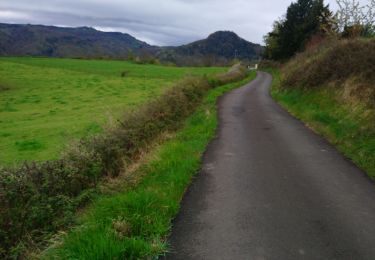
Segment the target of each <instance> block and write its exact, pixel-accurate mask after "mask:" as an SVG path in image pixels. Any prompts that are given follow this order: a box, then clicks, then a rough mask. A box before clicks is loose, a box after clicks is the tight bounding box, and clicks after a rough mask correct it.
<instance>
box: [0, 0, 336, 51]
mask: <svg viewBox="0 0 375 260" xmlns="http://www.w3.org/2000/svg"><path fill="white" fill-rule="evenodd" d="M290 3H291V0H0V22H4V23H30V24H45V25H57V26H69V27H71V26H73V27H77V26H90V27H94V28H96V29H98V30H102V31H119V32H126V33H129V34H131V35H133V36H135V37H136V38H138V39H140V40H144V41H146V42H148V43H150V44H155V45H180V44H185V43H188V42H191V41H195V40H198V39H202V38H205V37H207V35H208V34H210V33H212V32H214V31H217V30H230V31H234V32H236V33H237V34H238V35H239V36H241V37H242V38H245V39H246V40H249V41H252V42H255V43H263V35H265V34H266V33H267V32H268V31H270V30H271V28H272V23H273V21H274V20H275V19H277V18H278V17H281V16H282V15H283V14H284V13H285V12H286V8H287V7H288V6H289V5H290ZM326 3H330V4H331V6H332V7H333V9H334V7H335V0H328V1H327V0H326Z"/></svg>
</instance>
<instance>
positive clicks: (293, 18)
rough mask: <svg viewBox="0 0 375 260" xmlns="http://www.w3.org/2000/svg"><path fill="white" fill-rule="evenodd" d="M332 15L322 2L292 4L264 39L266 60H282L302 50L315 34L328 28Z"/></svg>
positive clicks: (318, 0) (309, 1)
mask: <svg viewBox="0 0 375 260" xmlns="http://www.w3.org/2000/svg"><path fill="white" fill-rule="evenodd" d="M331 17H332V13H331V11H330V10H329V7H328V5H324V2H323V0H298V1H297V2H295V3H292V4H291V5H290V6H289V7H288V10H287V13H286V15H285V18H284V19H283V20H281V21H278V22H276V23H275V24H274V29H273V31H272V32H270V33H269V34H268V35H267V36H266V37H265V43H266V51H265V56H266V58H268V59H274V60H283V59H288V58H290V57H291V56H293V55H294V54H295V53H296V52H298V51H300V50H302V49H303V47H304V46H305V44H306V42H307V41H308V40H309V39H310V38H311V36H313V35H314V34H317V33H324V31H325V30H326V28H328V27H330V26H331V25H330V18H331Z"/></svg>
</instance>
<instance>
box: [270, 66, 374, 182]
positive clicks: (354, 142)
mask: <svg viewBox="0 0 375 260" xmlns="http://www.w3.org/2000/svg"><path fill="white" fill-rule="evenodd" d="M296 68H297V66H296ZM284 69H285V68H284ZM331 69H333V68H331ZM268 71H269V72H270V73H272V75H273V78H274V81H273V87H272V91H271V94H272V97H273V98H274V99H275V100H276V101H277V102H279V103H280V104H281V105H282V106H283V107H284V108H286V109H287V110H288V111H289V112H290V113H291V114H292V115H294V116H296V117H297V118H299V119H301V120H302V121H304V122H305V123H306V124H307V125H308V126H309V127H310V128H312V129H313V130H314V131H316V132H317V133H319V134H321V135H322V136H324V137H325V138H326V139H327V140H328V141H329V142H331V143H332V144H333V145H334V146H335V147H336V148H337V149H338V150H339V151H340V152H341V153H342V154H344V155H345V156H346V157H347V158H350V159H351V160H352V161H353V162H354V163H355V164H356V165H358V166H359V167H360V168H362V169H363V170H364V171H366V172H367V174H368V175H369V176H370V178H372V179H375V110H374V109H373V108H372V107H371V106H370V105H369V104H368V103H367V102H358V101H356V102H354V103H353V102H348V101H347V99H345V98H344V97H343V90H342V87H340V86H336V87H333V86H329V85H328V83H323V84H322V85H320V86H314V87H306V86H305V87H303V86H301V87H293V86H290V85H287V84H288V83H287V82H285V81H283V77H284V75H282V74H281V72H280V70H278V69H271V70H268ZM290 73H291V72H290ZM290 77H291V76H290ZM294 77H302V76H301V75H295V76H294ZM341 79H344V78H341ZM320 80H321V79H320ZM373 84H374V83H373ZM370 86H371V85H370ZM372 87H374V85H373V86H372ZM367 88H369V85H368V84H367ZM360 95H361V93H356V96H357V97H358V96H360ZM364 98H366V99H367V98H368V96H366V97H364ZM371 101H373V100H371Z"/></svg>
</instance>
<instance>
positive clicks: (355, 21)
mask: <svg viewBox="0 0 375 260" xmlns="http://www.w3.org/2000/svg"><path fill="white" fill-rule="evenodd" d="M336 3H337V5H338V7H339V9H338V11H337V13H336V15H335V17H336V23H337V27H338V29H339V31H340V32H343V31H344V30H345V28H349V27H356V26H360V27H362V28H364V29H366V30H371V31H374V29H375V0H369V1H368V3H367V4H366V5H363V4H361V3H360V2H359V1H358V0H336Z"/></svg>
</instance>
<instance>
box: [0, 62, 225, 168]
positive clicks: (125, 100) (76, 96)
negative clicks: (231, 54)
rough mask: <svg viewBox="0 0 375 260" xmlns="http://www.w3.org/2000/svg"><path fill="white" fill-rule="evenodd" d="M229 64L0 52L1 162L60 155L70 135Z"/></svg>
mask: <svg viewBox="0 0 375 260" xmlns="http://www.w3.org/2000/svg"><path fill="white" fill-rule="evenodd" d="M223 71H225V68H176V67H165V66H157V65H137V64H133V63H130V62H125V61H100V60H73V59H51V58H0V93H1V95H0V165H10V164H18V163H20V162H22V161H24V160H36V161H41V160H46V159H56V158H58V156H59V154H60V151H61V150H62V149H63V147H64V146H65V145H66V144H68V143H69V142H70V141H71V140H72V139H74V138H79V137H82V136H85V135H89V134H92V133H95V132H98V131H100V130H101V127H102V126H103V125H104V124H105V123H106V122H108V121H115V120H116V117H117V116H118V115H120V114H121V113H122V112H123V111H124V110H126V109H131V108H132V107H135V106H138V105H140V104H142V103H143V102H145V101H147V100H148V99H151V98H153V97H155V96H157V95H160V94H161V93H162V92H163V91H164V90H165V89H166V88H168V87H170V86H172V85H173V83H174V82H176V81H178V80H179V79H181V78H182V77H184V76H186V75H203V74H207V75H209V74H214V73H219V72H223Z"/></svg>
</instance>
